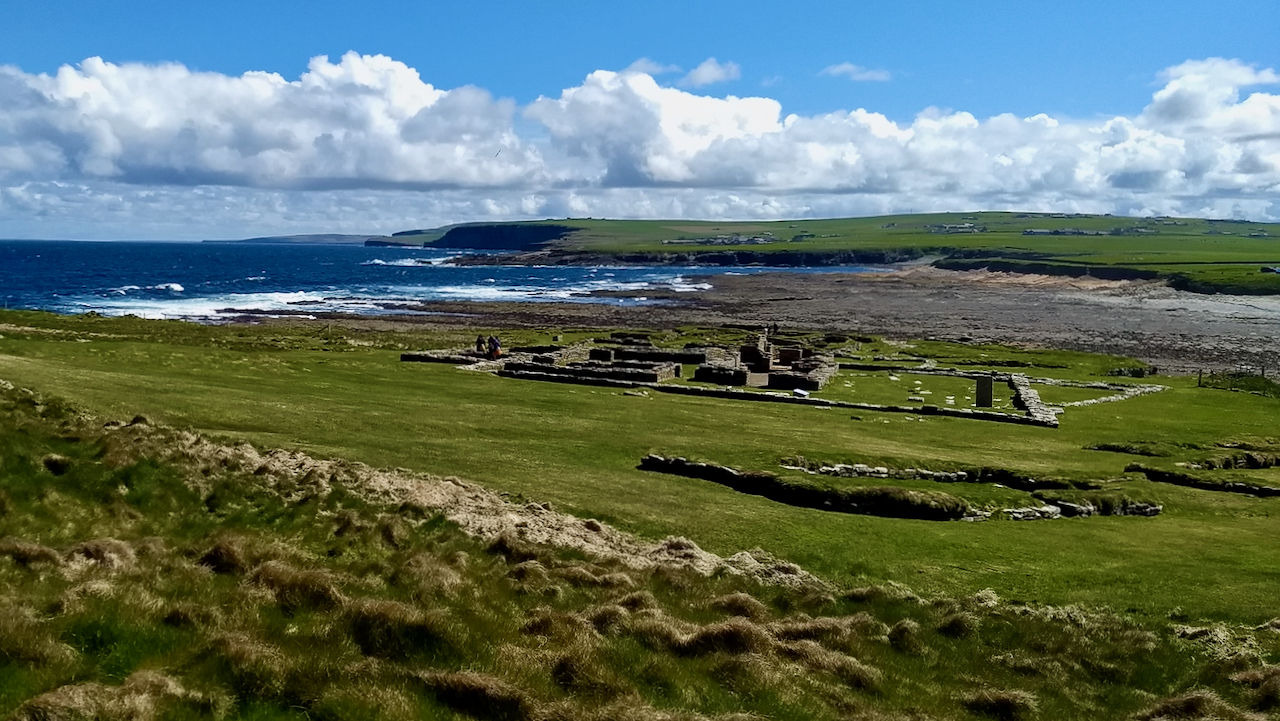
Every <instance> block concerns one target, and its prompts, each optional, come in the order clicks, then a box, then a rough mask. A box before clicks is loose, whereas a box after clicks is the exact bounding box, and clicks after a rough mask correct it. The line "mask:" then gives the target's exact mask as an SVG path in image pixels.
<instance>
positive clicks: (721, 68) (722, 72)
mask: <svg viewBox="0 0 1280 721" xmlns="http://www.w3.org/2000/svg"><path fill="white" fill-rule="evenodd" d="M740 77H742V68H740V67H738V64H737V63H734V62H729V63H723V64H722V63H719V62H717V61H716V59H715V58H707V59H706V60H703V61H702V64H701V65H699V66H698V67H696V68H694V69H693V70H690V71H689V74H688V75H686V76H684V77H683V78H681V79H680V87H682V88H701V87H703V86H706V85H713V84H715V83H723V82H725V81H726V80H737V79H738V78H740Z"/></svg>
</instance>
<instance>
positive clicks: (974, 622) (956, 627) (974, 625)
mask: <svg viewBox="0 0 1280 721" xmlns="http://www.w3.org/2000/svg"><path fill="white" fill-rule="evenodd" d="M980 623H981V622H980V621H979V619H978V617H977V616H975V615H974V614H972V613H969V612H967V611H957V612H956V613H950V614H947V615H946V616H945V617H944V618H943V619H942V620H941V621H939V622H938V633H941V634H942V635H944V636H951V637H952V638H967V637H969V636H972V635H973V634H975V633H977V631H978V626H979V624H980Z"/></svg>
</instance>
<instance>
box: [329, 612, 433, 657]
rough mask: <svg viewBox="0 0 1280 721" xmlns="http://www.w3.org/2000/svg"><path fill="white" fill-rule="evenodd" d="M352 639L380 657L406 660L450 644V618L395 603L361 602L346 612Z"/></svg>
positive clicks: (372, 654)
mask: <svg viewBox="0 0 1280 721" xmlns="http://www.w3.org/2000/svg"><path fill="white" fill-rule="evenodd" d="M346 618H347V623H348V624H349V625H350V627H351V637H352V638H353V639H354V640H355V642H356V645H358V646H359V647H360V650H361V651H363V652H364V653H365V655H368V656H376V657H378V658H393V659H398V658H405V657H407V656H410V655H413V654H415V653H420V652H423V651H433V650H437V649H440V648H442V647H445V646H449V645H451V642H450V638H449V637H450V629H449V623H448V619H447V617H446V616H445V615H444V614H443V613H440V612H430V613H428V612H423V611H420V610H418V609H416V608H414V607H413V606H410V605H408V604H405V603H398V602H396V601H373V600H360V601H356V602H354V603H352V604H350V605H349V606H348V607H347V609H346Z"/></svg>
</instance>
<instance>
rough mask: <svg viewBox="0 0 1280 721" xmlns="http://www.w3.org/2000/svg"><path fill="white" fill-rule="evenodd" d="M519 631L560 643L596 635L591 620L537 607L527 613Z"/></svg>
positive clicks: (582, 639) (591, 637)
mask: <svg viewBox="0 0 1280 721" xmlns="http://www.w3.org/2000/svg"><path fill="white" fill-rule="evenodd" d="M520 632H521V633H525V634H529V635H531V636H546V637H548V638H554V639H556V640H558V641H560V642H561V643H574V642H579V641H585V640H589V639H593V638H594V637H595V635H596V630H595V627H594V626H593V625H592V623H591V621H589V620H588V619H586V618H583V617H582V616H579V615H578V614H576V613H566V612H564V611H557V610H555V609H551V608H545V607H539V608H535V609H534V610H533V611H532V612H530V613H529V618H528V620H527V621H525V622H524V625H522V626H521V627H520Z"/></svg>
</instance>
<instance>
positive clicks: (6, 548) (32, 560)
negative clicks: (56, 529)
mask: <svg viewBox="0 0 1280 721" xmlns="http://www.w3.org/2000/svg"><path fill="white" fill-rule="evenodd" d="M0 557H7V558H11V559H13V562H14V563H16V564H18V565H19V566H22V567H23V568H30V567H31V566H33V565H37V564H48V565H50V566H60V565H62V554H60V553H58V552H57V551H56V550H54V549H52V548H49V547H48V546H45V545H42V544H39V543H31V542H30V541H23V540H21V539H18V538H4V539H0Z"/></svg>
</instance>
